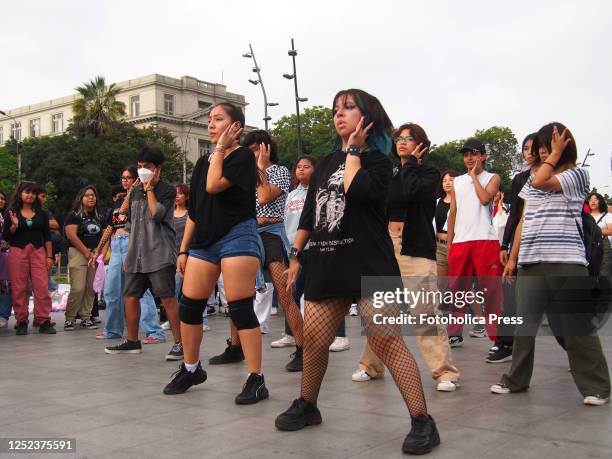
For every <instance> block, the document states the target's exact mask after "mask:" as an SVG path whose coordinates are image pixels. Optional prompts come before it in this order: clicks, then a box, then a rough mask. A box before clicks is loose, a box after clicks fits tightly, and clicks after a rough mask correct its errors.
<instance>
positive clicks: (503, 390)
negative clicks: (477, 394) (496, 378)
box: [489, 383, 510, 395]
mask: <svg viewBox="0 0 612 459" xmlns="http://www.w3.org/2000/svg"><path fill="white" fill-rule="evenodd" d="M489 390H490V391H491V392H492V393H494V394H501V395H506V394H509V393H510V388H509V387H508V386H506V385H505V384H503V383H498V384H493V385H492V386H491V388H490V389H489Z"/></svg>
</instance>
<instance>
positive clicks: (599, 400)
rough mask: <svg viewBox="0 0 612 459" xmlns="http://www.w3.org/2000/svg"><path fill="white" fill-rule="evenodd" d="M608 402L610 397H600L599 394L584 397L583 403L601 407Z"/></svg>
mask: <svg viewBox="0 0 612 459" xmlns="http://www.w3.org/2000/svg"><path fill="white" fill-rule="evenodd" d="M609 401H610V397H602V396H601V395H599V394H595V395H589V396H587V397H584V400H583V403H584V404H585V405H591V406H602V405H605V404H606V403H608V402H609Z"/></svg>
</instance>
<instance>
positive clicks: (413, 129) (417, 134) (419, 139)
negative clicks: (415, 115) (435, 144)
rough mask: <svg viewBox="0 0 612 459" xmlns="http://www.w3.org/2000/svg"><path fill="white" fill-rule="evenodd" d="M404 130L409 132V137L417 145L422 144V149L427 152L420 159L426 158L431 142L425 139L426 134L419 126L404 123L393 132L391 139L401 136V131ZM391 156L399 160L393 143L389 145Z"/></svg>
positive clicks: (427, 138)
mask: <svg viewBox="0 0 612 459" xmlns="http://www.w3.org/2000/svg"><path fill="white" fill-rule="evenodd" d="M406 129H407V130H409V131H410V135H411V136H412V137H414V140H415V142H416V143H417V145H418V144H420V143H422V144H423V147H424V148H425V147H426V148H427V151H426V152H425V153H424V154H423V156H422V158H425V156H427V154H428V153H429V147H430V146H431V141H430V140H429V137H427V133H426V132H425V129H423V128H422V127H421V126H419V125H418V124H416V123H404V124H402V125H401V126H400V127H398V128H397V129H396V130H395V131H393V138H395V137H397V136H398V135H401V133H402V131H404V130H406ZM391 154H392V155H393V156H394V157H395V158H396V159H399V155H398V154H397V146H396V145H395V141H394V142H393V143H392V144H391Z"/></svg>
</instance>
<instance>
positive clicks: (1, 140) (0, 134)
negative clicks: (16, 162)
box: [0, 126, 4, 145]
mask: <svg viewBox="0 0 612 459" xmlns="http://www.w3.org/2000/svg"><path fill="white" fill-rule="evenodd" d="M0 145H4V128H3V127H2V126H0Z"/></svg>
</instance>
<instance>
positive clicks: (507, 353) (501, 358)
mask: <svg viewBox="0 0 612 459" xmlns="http://www.w3.org/2000/svg"><path fill="white" fill-rule="evenodd" d="M486 362H487V363H503V362H512V348H511V347H508V346H499V347H498V349H497V351H496V352H493V353H489V356H488V357H487V358H486Z"/></svg>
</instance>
